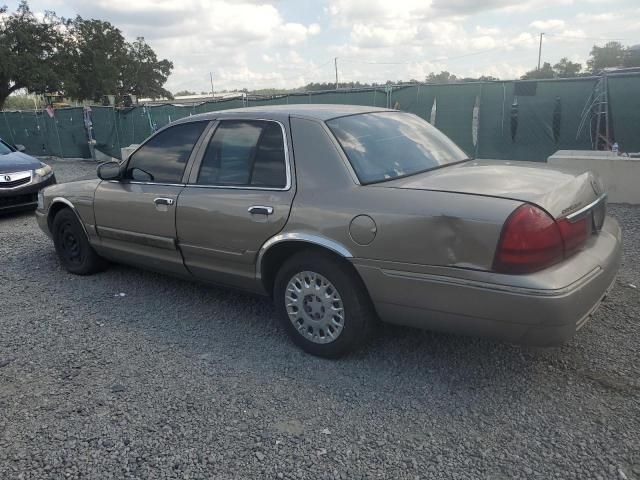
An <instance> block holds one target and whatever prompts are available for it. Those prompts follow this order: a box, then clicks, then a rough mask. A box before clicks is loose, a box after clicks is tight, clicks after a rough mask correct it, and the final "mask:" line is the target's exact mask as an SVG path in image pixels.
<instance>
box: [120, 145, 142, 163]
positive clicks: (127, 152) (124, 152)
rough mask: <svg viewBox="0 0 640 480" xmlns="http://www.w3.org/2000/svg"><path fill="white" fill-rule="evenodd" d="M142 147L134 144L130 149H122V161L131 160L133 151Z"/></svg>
mask: <svg viewBox="0 0 640 480" xmlns="http://www.w3.org/2000/svg"><path fill="white" fill-rule="evenodd" d="M139 146H140V144H137V143H133V144H131V145H129V146H128V147H124V148H121V149H120V158H122V160H126V159H127V158H129V155H131V154H132V153H133V151H134V150H135V149H136V148H138V147H139Z"/></svg>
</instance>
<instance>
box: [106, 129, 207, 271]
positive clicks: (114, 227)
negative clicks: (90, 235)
mask: <svg viewBox="0 0 640 480" xmlns="http://www.w3.org/2000/svg"><path fill="white" fill-rule="evenodd" d="M207 124H208V122H190V123H183V124H178V125H175V126H172V127H169V128H167V129H165V130H162V131H160V132H158V133H157V134H156V135H155V136H153V137H151V138H150V139H149V140H148V141H147V142H146V143H145V144H144V145H142V146H141V147H140V148H139V149H138V150H136V151H135V152H134V153H133V154H132V155H131V157H130V158H129V160H128V161H127V164H126V167H125V169H124V172H123V178H122V179H121V180H119V181H103V182H102V183H101V184H100V185H99V186H98V188H97V190H96V192H95V198H94V212H95V219H96V230H97V233H98V237H99V241H98V245H96V247H97V249H98V250H99V252H100V253H102V254H103V255H105V256H106V257H111V258H114V259H116V260H118V261H122V262H124V263H132V264H136V265H141V266H144V267H146V268H150V269H153V270H160V271H167V272H171V273H177V274H188V271H187V270H186V269H185V267H184V264H183V262H182V256H181V255H180V252H179V251H178V248H177V244H176V227H175V225H176V223H175V222H176V204H177V200H178V196H179V195H180V192H181V191H182V189H183V188H184V180H185V179H184V176H185V168H186V166H187V163H188V161H189V158H190V156H191V154H192V151H193V150H194V146H195V144H196V143H197V142H198V139H199V138H200V136H201V134H202V132H203V131H204V129H205V127H206V126H207Z"/></svg>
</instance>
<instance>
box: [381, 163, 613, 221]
mask: <svg viewBox="0 0 640 480" xmlns="http://www.w3.org/2000/svg"><path fill="white" fill-rule="evenodd" d="M372 186H377V187H385V188H406V189H413V190H435V191H443V192H452V193H463V194H470V195H483V196H489V197H498V198H507V199H511V200H518V201H522V202H528V203H533V204H535V205H537V206H539V207H541V208H543V209H545V210H546V211H547V212H549V214H551V215H552V216H553V217H554V218H560V217H565V216H567V215H571V214H572V213H574V212H577V211H579V210H581V209H584V207H586V206H587V205H590V204H592V203H593V202H595V201H596V200H597V199H598V198H599V197H600V196H601V195H602V194H603V193H604V189H603V186H602V182H601V181H600V179H599V178H598V177H596V176H595V175H594V174H593V173H591V172H585V173H575V172H571V171H567V170H562V169H559V168H557V167H550V166H548V165H547V164H545V163H537V162H520V161H502V160H473V161H469V162H465V163H460V164H457V165H451V166H449V167H443V168H440V169H437V170H432V171H430V172H425V173H420V174H417V175H411V176H408V177H405V178H398V179H395V180H390V181H387V182H382V183H377V184H373V185H372Z"/></svg>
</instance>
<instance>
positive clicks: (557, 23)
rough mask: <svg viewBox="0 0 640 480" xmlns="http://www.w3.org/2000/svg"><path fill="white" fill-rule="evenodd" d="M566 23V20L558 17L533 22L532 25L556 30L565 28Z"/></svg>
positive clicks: (542, 28)
mask: <svg viewBox="0 0 640 480" xmlns="http://www.w3.org/2000/svg"><path fill="white" fill-rule="evenodd" d="M565 25H566V23H565V21H564V20H559V19H557V18H554V19H549V20H536V21H535V22H531V26H532V27H533V28H535V29H537V30H555V29H558V28H564V26H565Z"/></svg>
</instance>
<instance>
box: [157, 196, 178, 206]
mask: <svg viewBox="0 0 640 480" xmlns="http://www.w3.org/2000/svg"><path fill="white" fill-rule="evenodd" d="M153 203H155V204H156V205H173V204H174V203H175V200H174V199H173V198H165V197H160V198H156V199H155V200H154V201H153Z"/></svg>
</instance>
